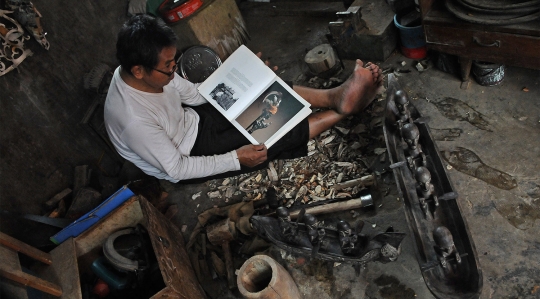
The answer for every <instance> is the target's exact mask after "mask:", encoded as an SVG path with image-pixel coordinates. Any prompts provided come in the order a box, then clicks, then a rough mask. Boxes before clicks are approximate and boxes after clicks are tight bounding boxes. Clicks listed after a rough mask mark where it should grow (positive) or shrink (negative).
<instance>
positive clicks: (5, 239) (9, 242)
mask: <svg viewBox="0 0 540 299" xmlns="http://www.w3.org/2000/svg"><path fill="white" fill-rule="evenodd" d="M0 244H2V245H4V246H5V247H8V248H11V249H13V250H15V251H17V252H20V253H22V254H25V255H27V256H29V257H31V258H33V259H35V260H38V261H40V262H42V263H45V264H47V265H50V264H51V263H52V259H51V255H50V254H48V253H46V252H43V251H41V250H38V249H36V248H34V247H32V246H30V245H28V244H26V243H23V242H21V241H19V240H17V239H15V238H12V237H10V236H8V235H6V234H4V233H2V232H0Z"/></svg>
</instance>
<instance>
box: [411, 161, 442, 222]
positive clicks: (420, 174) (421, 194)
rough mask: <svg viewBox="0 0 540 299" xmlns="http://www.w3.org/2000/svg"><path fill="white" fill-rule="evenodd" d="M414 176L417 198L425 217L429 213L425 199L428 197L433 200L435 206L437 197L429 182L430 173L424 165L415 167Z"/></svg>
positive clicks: (437, 204) (437, 202)
mask: <svg viewBox="0 0 540 299" xmlns="http://www.w3.org/2000/svg"><path fill="white" fill-rule="evenodd" d="M414 176H415V178H416V182H417V186H416V191H417V194H418V199H419V200H420V204H421V205H422V210H424V213H425V214H426V217H427V215H428V213H429V207H428V203H427V201H428V200H429V199H432V200H433V202H434V204H435V207H438V206H439V199H438V198H437V195H436V194H435V186H434V185H433V184H432V183H431V173H430V172H429V170H428V169H427V168H426V167H424V166H420V167H417V168H416V169H415V171H414Z"/></svg>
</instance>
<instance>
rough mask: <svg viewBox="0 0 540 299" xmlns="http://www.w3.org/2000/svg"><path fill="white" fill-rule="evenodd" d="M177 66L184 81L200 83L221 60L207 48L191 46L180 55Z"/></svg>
mask: <svg viewBox="0 0 540 299" xmlns="http://www.w3.org/2000/svg"><path fill="white" fill-rule="evenodd" d="M177 64H178V67H179V68H178V69H179V72H180V75H181V76H182V77H184V79H186V80H188V81H190V82H192V83H201V82H203V81H204V80H206V78H208V77H209V76H210V75H211V74H212V73H213V72H214V71H215V70H216V69H217V68H218V67H219V66H220V65H221V59H220V58H219V56H218V55H217V54H216V52H214V50H212V49H211V48H209V47H206V46H193V47H191V48H189V49H187V50H186V51H185V52H184V53H182V56H180V58H178V61H177Z"/></svg>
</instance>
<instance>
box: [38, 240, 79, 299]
mask: <svg viewBox="0 0 540 299" xmlns="http://www.w3.org/2000/svg"><path fill="white" fill-rule="evenodd" d="M51 257H52V260H53V263H52V265H51V266H44V265H40V266H39V267H37V268H36V269H34V270H35V272H36V273H37V276H39V277H42V278H43V279H45V280H47V281H50V282H52V283H55V284H58V285H60V287H61V288H62V296H61V297H60V298H61V299H64V298H65V299H80V298H82V291H81V279H80V275H79V269H78V263H77V252H76V251H75V241H74V240H73V238H69V239H67V240H66V241H64V242H62V244H60V245H59V246H58V247H56V248H55V249H53V250H52V251H51Z"/></svg>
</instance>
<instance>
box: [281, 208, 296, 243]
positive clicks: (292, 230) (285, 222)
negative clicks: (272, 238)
mask: <svg viewBox="0 0 540 299" xmlns="http://www.w3.org/2000/svg"><path fill="white" fill-rule="evenodd" d="M276 215H277V217H278V221H279V227H280V228H281V233H282V234H283V236H285V237H289V236H291V235H296V231H297V228H296V227H295V224H294V223H292V221H291V216H290V215H289V210H287V208H285V207H279V208H277V209H276Z"/></svg>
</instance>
